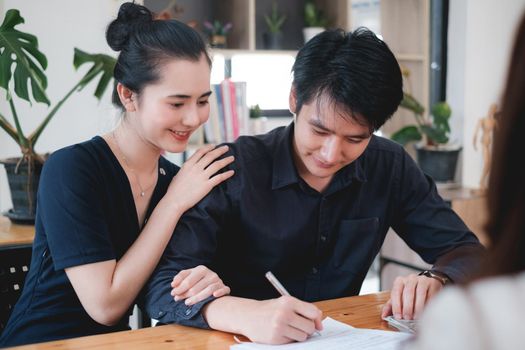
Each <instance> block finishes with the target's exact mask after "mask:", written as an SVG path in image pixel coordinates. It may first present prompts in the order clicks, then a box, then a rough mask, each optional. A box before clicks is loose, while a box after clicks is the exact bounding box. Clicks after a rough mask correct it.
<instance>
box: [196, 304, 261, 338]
mask: <svg viewBox="0 0 525 350" xmlns="http://www.w3.org/2000/svg"><path fill="white" fill-rule="evenodd" d="M256 303H257V301H256V300H253V299H246V298H239V297H233V296H224V297H221V298H218V299H215V300H213V301H212V302H210V303H208V304H207V305H206V306H205V307H204V308H203V310H202V314H203V316H204V318H205V319H206V322H208V325H209V326H210V327H211V328H212V329H216V330H219V331H224V332H230V333H237V334H244V329H243V327H242V325H243V323H244V321H243V319H244V318H245V316H246V315H247V314H249V309H252V308H253V307H254V306H255V304H256Z"/></svg>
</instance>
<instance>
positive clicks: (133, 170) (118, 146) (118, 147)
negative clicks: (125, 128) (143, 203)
mask: <svg viewBox="0 0 525 350" xmlns="http://www.w3.org/2000/svg"><path fill="white" fill-rule="evenodd" d="M111 137H113V140H114V141H115V145H116V146H117V149H118V152H119V153H120V156H121V157H122V159H123V160H124V163H125V164H126V167H127V168H128V169H129V171H131V172H132V173H133V176H135V181H137V184H138V185H139V189H140V196H141V197H144V196H145V195H146V191H148V190H149V189H150V188H151V187H152V186H153V185H154V183H153V184H151V185H149V186H148V188H142V185H141V184H140V180H139V176H138V174H137V172H136V171H135V169H133V168H132V167H131V166H130V165H129V163H128V159H127V158H126V156H125V155H124V152H122V149H121V148H120V145H119V143H118V140H117V137H116V135H115V130H113V131H112V132H111Z"/></svg>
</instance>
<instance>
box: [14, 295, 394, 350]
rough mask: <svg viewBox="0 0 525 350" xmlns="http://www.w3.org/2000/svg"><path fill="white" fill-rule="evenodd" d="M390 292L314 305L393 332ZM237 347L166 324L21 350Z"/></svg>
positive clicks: (220, 335) (220, 337)
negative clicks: (385, 316)
mask: <svg viewBox="0 0 525 350" xmlns="http://www.w3.org/2000/svg"><path fill="white" fill-rule="evenodd" d="M389 296H390V293H389V292H381V293H376V294H368V295H361V296H355V297H348V298H341V299H333V300H326V301H321V302H317V303H315V304H316V305H317V306H318V307H319V308H320V309H321V310H323V313H324V315H325V316H330V317H332V318H333V319H336V320H338V321H341V322H345V323H347V324H350V325H352V326H355V327H359V328H373V329H382V330H391V329H390V328H388V325H387V323H386V322H385V321H382V320H381V318H380V313H381V306H382V305H383V304H384V303H385V302H386V301H387V300H388V298H389ZM233 344H235V342H234V340H233V335H232V334H229V333H224V332H219V331H208V330H202V329H195V328H189V327H184V326H179V325H166V326H159V327H152V328H142V329H139V330H133V331H125V332H117V333H110V334H103V335H95V336H89V337H81V338H74V339H68V340H59V341H54V342H48V343H41V344H34V345H26V346H22V347H18V348H16V349H18V350H30V349H33V350H34V349H38V350H61V349H63V350H65V349H67V350H80V349H112V350H118V349H127V350H142V349H147V350H151V349H155V350H156V349H160V350H162V349H170V350H177V349H202V350H204V349H229V347H230V345H233Z"/></svg>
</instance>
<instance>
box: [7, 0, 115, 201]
mask: <svg viewBox="0 0 525 350" xmlns="http://www.w3.org/2000/svg"><path fill="white" fill-rule="evenodd" d="M119 5H120V1H117V0H90V1H85V0H84V1H79V0H75V1H64V0H46V1H41V0H24V1H20V0H4V1H2V2H0V11H1V12H0V14H1V17H2V18H3V17H4V15H5V12H6V11H7V10H8V9H10V8H17V9H18V10H20V13H21V16H22V17H23V18H24V19H25V23H24V24H21V25H19V26H18V27H17V28H18V29H19V30H22V31H24V32H29V33H32V34H34V35H36V36H37V37H38V39H39V45H40V50H41V51H42V52H43V53H44V54H45V55H46V56H47V59H48V68H47V70H46V72H47V77H48V89H47V93H48V96H49V98H50V100H51V102H52V105H53V103H56V102H57V101H58V100H60V99H61V98H62V97H63V96H64V95H65V93H66V92H67V91H69V89H71V88H72V87H73V86H74V84H76V83H77V82H78V80H79V79H80V77H82V75H83V74H84V73H85V72H86V71H87V67H83V68H81V69H80V71H79V72H76V71H75V70H74V68H73V49H74V47H78V48H80V49H82V50H84V51H87V52H90V53H108V54H112V55H115V54H116V53H114V52H113V51H111V49H110V48H109V47H108V45H107V44H106V40H105V34H104V33H105V28H106V26H107V24H108V23H109V21H110V20H111V19H112V18H114V17H115V16H116V13H117V10H118V6H119ZM95 86H96V85H95V83H92V84H91V85H89V86H88V87H86V88H85V89H84V90H83V91H81V92H77V93H75V94H74V95H73V96H71V97H70V99H69V100H68V101H67V102H66V104H64V105H63V106H62V108H61V109H60V110H59V112H58V113H57V115H55V118H54V119H53V120H52V121H51V123H50V124H49V125H48V127H47V129H46V130H45V131H44V133H43V134H42V136H41V138H40V140H39V141H38V143H37V145H36V149H37V151H38V152H41V153H45V152H50V151H53V150H56V149H58V148H61V147H64V146H66V145H69V144H73V143H77V142H80V141H83V140H86V139H89V138H91V137H92V136H94V135H96V134H100V133H103V132H105V131H107V130H108V129H110V128H111V127H112V126H113V125H114V121H115V120H116V111H115V109H114V108H113V107H112V106H111V102H110V100H111V98H110V97H111V96H110V95H111V94H110V92H109V91H110V90H109V89H108V91H107V92H106V95H105V96H104V98H103V99H102V101H101V102H98V100H97V99H96V98H95V97H94V96H93V92H94V90H95ZM0 93H2V94H3V93H4V91H3V90H2V91H0ZM1 101H2V103H1V105H0V111H1V112H2V114H4V115H6V116H9V118H10V113H9V110H8V108H7V106H6V103H5V102H4V100H3V98H2V100H1ZM16 102H17V104H16V106H17V110H18V114H19V116H20V118H21V119H22V127H23V130H24V131H25V132H26V134H28V133H30V132H31V131H32V130H33V129H34V128H35V127H36V126H37V125H38V123H39V122H40V121H41V120H42V119H43V116H44V115H45V114H47V113H46V112H47V111H48V109H47V107H46V106H45V105H43V104H37V105H33V107H30V106H29V104H28V103H26V102H22V101H16ZM19 155H20V151H19V148H18V146H17V145H16V144H15V143H14V141H12V140H11V139H10V138H9V137H8V136H7V135H6V134H5V133H4V132H3V131H0V158H5V157H15V156H19ZM10 207H11V199H10V196H9V190H8V186H7V179H6V176H5V171H4V169H3V167H0V211H5V210H7V209H9V208H10Z"/></svg>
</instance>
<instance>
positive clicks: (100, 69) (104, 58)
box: [73, 48, 117, 100]
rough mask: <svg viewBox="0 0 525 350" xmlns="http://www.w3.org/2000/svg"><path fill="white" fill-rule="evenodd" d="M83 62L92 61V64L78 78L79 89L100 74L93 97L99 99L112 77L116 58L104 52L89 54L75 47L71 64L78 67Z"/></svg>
mask: <svg viewBox="0 0 525 350" xmlns="http://www.w3.org/2000/svg"><path fill="white" fill-rule="evenodd" d="M85 63H93V66H92V67H91V68H90V69H89V71H88V72H87V73H86V75H84V77H83V78H82V79H81V80H80V89H83V88H84V86H86V85H87V84H89V82H90V81H91V80H93V79H95V78H96V77H97V76H98V75H100V80H99V81H98V84H97V88H96V89H95V97H96V98H98V99H99V100H100V98H101V97H102V95H103V94H104V92H105V91H106V89H107V87H108V84H109V82H110V81H111V79H113V69H114V68H115V64H116V63H117V60H116V59H115V58H113V57H111V56H108V55H104V54H89V53H87V52H84V51H82V50H80V49H77V48H75V57H74V58H73V65H74V66H75V69H78V67H80V66H81V65H83V64H85Z"/></svg>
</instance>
